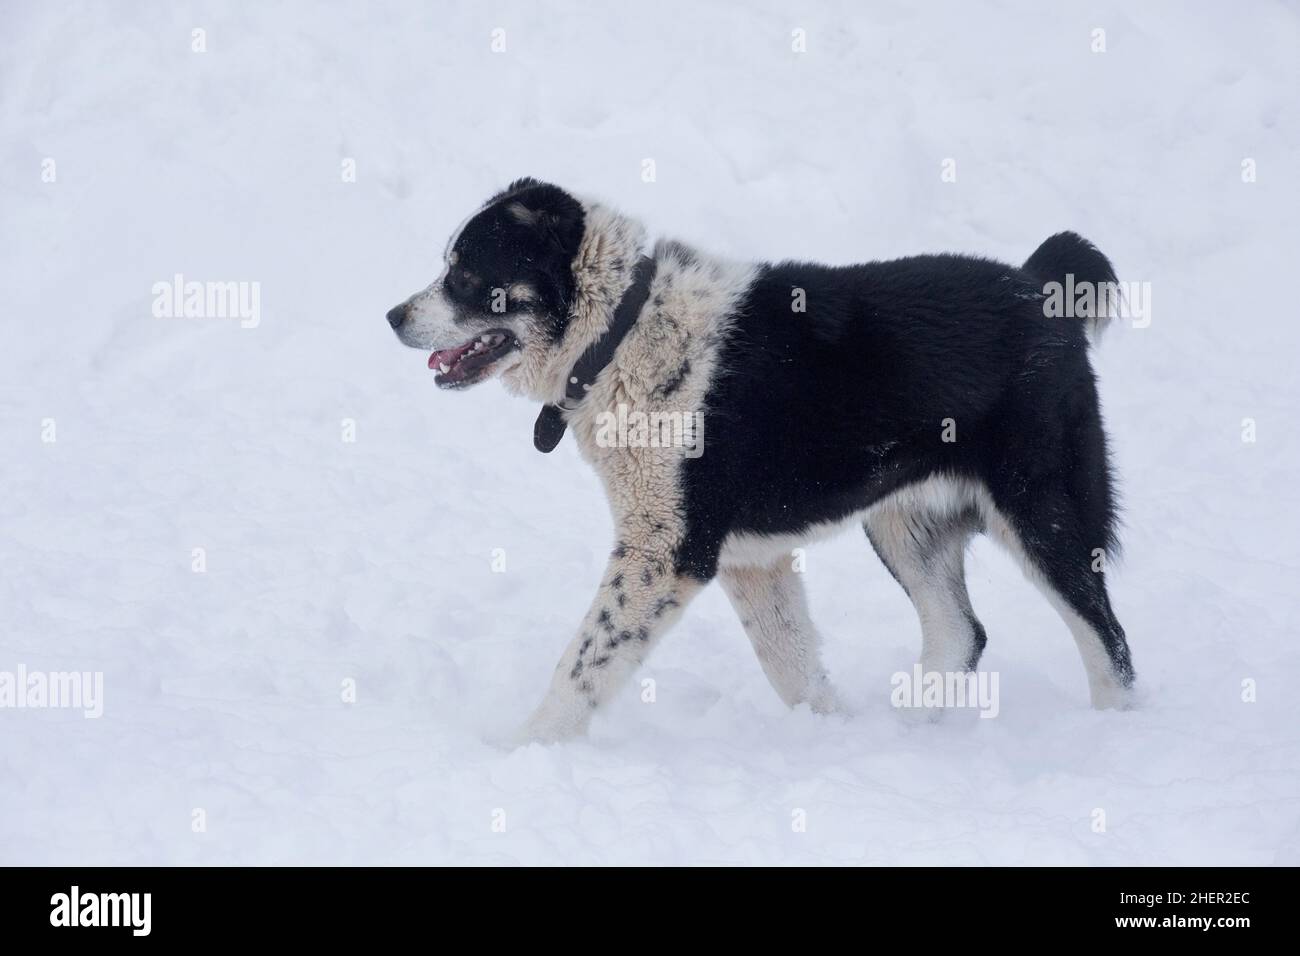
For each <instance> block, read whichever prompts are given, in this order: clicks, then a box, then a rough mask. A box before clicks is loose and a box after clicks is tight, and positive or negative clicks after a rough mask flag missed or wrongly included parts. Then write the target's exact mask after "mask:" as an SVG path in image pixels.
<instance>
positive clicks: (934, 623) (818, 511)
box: [387, 179, 1134, 740]
mask: <svg viewBox="0 0 1300 956" xmlns="http://www.w3.org/2000/svg"><path fill="white" fill-rule="evenodd" d="M444 258H445V264H444V265H445V267H444V268H443V271H442V273H441V275H439V276H438V278H437V279H435V280H434V282H433V284H432V285H430V286H429V287H428V288H426V289H424V290H423V291H422V292H419V293H417V294H415V295H414V296H412V297H411V298H409V299H408V300H406V301H405V302H403V303H402V304H401V305H399V306H397V307H396V308H394V309H392V310H391V311H390V312H389V313H388V316H387V318H388V322H389V324H390V325H391V326H392V328H393V330H394V331H395V332H396V333H397V336H398V338H399V339H400V340H401V341H402V342H403V343H404V344H406V345H409V346H411V347H412V348H418V349H428V350H432V352H433V354H432V355H431V356H430V358H429V367H430V368H431V369H433V370H434V372H435V376H434V381H435V382H436V383H437V384H438V385H439V386H440V387H441V388H446V389H459V388H467V387H469V386H471V385H475V384H478V383H479V382H483V381H486V380H487V379H489V378H493V377H499V378H500V379H501V380H502V381H503V382H504V383H505V385H506V387H507V388H509V389H510V390H512V391H514V392H517V393H518V394H521V395H524V396H527V397H528V398H531V399H533V400H534V401H536V402H540V403H543V405H544V408H543V410H542V414H541V416H540V417H539V419H538V423H537V429H536V435H535V440H536V442H537V444H538V447H539V448H541V449H542V450H545V451H549V450H550V449H551V448H552V447H554V444H555V443H556V442H557V441H558V440H559V439H560V437H561V436H562V434H563V432H564V429H565V428H566V427H567V428H568V429H570V430H571V431H572V432H573V434H574V438H575V439H576V441H577V443H578V447H579V448H580V449H581V451H582V454H583V455H584V457H585V458H586V459H587V460H588V461H590V462H591V464H592V465H593V466H594V467H595V469H596V471H597V472H598V473H599V475H600V477H601V479H602V480H603V482H604V485H605V489H606V492H607V494H608V497H609V501H610V505H611V507H612V511H613V515H614V521H615V525H616V537H617V541H616V543H615V546H614V549H613V552H612V553H611V555H610V558H609V565H608V568H607V569H606V571H605V575H604V578H603V580H602V582H601V584H600V587H599V589H598V590H597V592H596V597H595V600H594V601H593V602H592V604H591V609H590V610H589V611H588V612H587V616H586V617H585V619H584V620H583V622H582V625H581V626H580V627H579V628H578V632H577V634H576V635H575V636H574V638H573V640H572V641H571V642H570V644H569V646H568V648H567V649H566V650H565V651H564V656H563V658H562V659H561V660H560V663H559V665H558V666H557V668H556V671H555V675H554V678H553V680H552V682H551V686H550V690H549V691H548V693H547V695H546V697H545V699H544V700H543V701H542V703H541V705H540V706H539V707H538V708H537V710H536V711H535V712H534V714H533V716H532V718H531V719H530V721H529V723H528V725H527V727H526V733H525V735H524V736H525V739H536V740H556V739H561V738H564V737H568V736H572V735H575V734H579V733H581V732H583V731H584V730H585V728H586V726H587V723H588V722H589V720H590V719H591V715H592V713H593V712H594V710H595V709H596V708H597V707H599V706H600V705H601V704H602V703H603V702H604V701H606V700H608V699H609V698H610V695H611V694H613V693H614V692H615V690H616V689H617V688H618V687H619V685H620V684H622V683H624V682H625V680H626V679H627V678H628V677H629V675H630V674H631V673H632V671H633V670H634V669H635V668H636V667H637V666H638V665H639V664H640V663H641V661H643V660H644V659H645V657H646V655H647V654H649V653H650V649H651V648H652V647H653V646H654V644H655V642H656V641H658V640H659V638H660V637H662V636H663V634H664V632H665V631H667V630H668V628H669V627H670V626H671V625H672V623H673V622H674V621H675V620H676V619H677V617H678V616H679V615H680V613H681V612H682V609H683V608H685V606H686V605H687V603H688V602H689V601H690V599H691V598H692V596H694V595H695V594H696V593H697V592H698V591H699V590H700V589H701V588H702V587H703V586H704V585H705V584H707V583H708V582H709V581H711V580H712V579H713V578H715V577H716V578H718V579H719V581H720V582H721V584H722V587H723V588H724V589H725V591H726V593H727V595H728V597H729V598H730V600H731V602H732V604H733V605H734V606H735V608H736V611H737V613H738V614H739V616H740V619H741V622H742V623H743V625H744V628H745V631H746V633H747V634H748V635H749V638H750V640H751V641H752V642H753V644H754V650H755V651H756V652H757V654H758V658H759V660H760V661H761V662H762V665H763V670H764V671H765V672H766V674H767V676H768V678H769V680H770V681H771V683H772V686H773V687H774V688H775V689H776V691H777V693H778V694H780V695H781V697H782V699H783V700H785V701H786V702H787V703H788V704H790V705H795V704H798V703H801V702H807V703H809V704H810V705H811V707H812V708H813V709H814V710H815V711H818V712H834V711H837V710H841V709H842V708H841V704H840V702H839V700H838V698H837V696H836V693H835V691H834V689H833V688H832V687H831V685H830V683H829V682H828V680H827V678H826V673H825V670H824V669H823V666H822V663H821V655H820V648H819V644H820V641H819V638H818V635H817V631H816V630H815V628H814V627H813V624H812V622H811V621H810V620H809V619H808V611H807V603H806V601H805V598H804V591H803V585H802V582H801V581H800V579H799V575H798V573H796V571H795V570H794V568H793V566H792V565H793V562H792V561H791V552H792V549H794V548H796V547H799V546H801V545H803V544H805V543H807V542H808V541H810V540H813V539H816V538H819V537H822V536H824V535H826V534H828V533H830V532H832V531H834V530H836V529H838V528H839V527H841V526H843V525H846V524H848V523H856V524H859V525H861V526H862V527H863V528H864V529H865V531H866V536H867V539H868V540H869V541H870V542H871V545H872V547H874V548H875V550H876V553H877V554H878V555H879V556H880V558H881V560H882V561H883V562H884V564H885V566H886V567H887V568H888V569H889V571H890V572H891V573H892V574H893V576H894V577H895V578H896V579H897V580H898V582H899V583H900V584H901V585H902V586H903V588H904V589H906V591H907V594H908V595H909V596H910V597H911V599H912V602H913V604H915V606H916V611H917V613H918V614H919V615H920V619H921V631H922V647H921V664H922V667H923V669H924V671H925V672H926V673H930V672H943V673H953V672H961V671H964V670H968V669H973V668H974V667H975V665H976V663H977V662H978V660H979V657H980V652H981V651H982V650H983V647H984V643H985V637H984V629H983V628H982V627H981V625H980V623H979V621H978V620H977V619H976V618H975V614H974V612H973V611H972V610H971V604H970V599H969V597H968V595H967V592H966V584H965V580H964V571H963V556H964V553H965V549H966V546H967V543H968V542H969V540H970V538H971V536H972V535H973V534H975V533H976V532H978V531H985V532H988V533H989V534H991V535H992V536H993V537H994V538H995V539H996V540H998V541H999V542H1001V543H1002V544H1003V545H1005V546H1006V547H1007V548H1009V549H1010V551H1011V552H1012V553H1013V554H1014V555H1015V556H1016V557H1017V558H1018V559H1019V561H1020V563H1021V564H1022V566H1023V567H1024V569H1025V571H1026V573H1027V575H1028V576H1029V577H1030V578H1031V579H1033V580H1034V581H1035V582H1036V583H1037V584H1038V585H1039V586H1040V587H1041V589H1042V591H1043V593H1044V594H1045V595H1046V596H1047V598H1048V600H1049V601H1050V602H1051V603H1052V605H1053V606H1054V607H1055V608H1056V610H1057V611H1058V612H1059V613H1060V615H1061V616H1062V617H1063V618H1064V620H1065V623H1066V624H1067V625H1068V626H1069V629H1070V631H1071V632H1072V634H1073V636H1074V639H1075V641H1076V642H1077V643H1078V647H1079V651H1080V654H1081V655H1082V657H1083V663H1084V667H1085V668H1086V670H1087V675H1088V682H1089V686H1090V690H1091V696H1092V702H1093V705H1094V706H1096V707H1122V706H1125V705H1126V704H1127V702H1128V699H1129V695H1130V692H1131V688H1132V685H1133V679H1134V675H1133V666H1132V664H1131V662H1130V660H1129V650H1128V645H1127V644H1126V642H1125V639H1124V631H1123V630H1122V629H1121V628H1120V625H1119V622H1118V621H1117V620H1116V619H1115V615H1114V613H1113V612H1112V610H1111V606H1110V600H1109V598H1108V596H1107V593H1106V584H1105V578H1104V573H1103V571H1102V565H1103V563H1104V556H1105V555H1106V554H1108V553H1110V552H1111V551H1112V550H1113V549H1114V547H1115V531H1114V526H1115V506H1114V503H1113V499H1112V491H1111V477H1110V473H1109V469H1108V465H1107V454H1106V439H1105V434H1104V432H1103V430H1102V423H1101V417H1100V413H1099V410H1098V400H1097V387H1096V381H1095V377H1094V375H1093V372H1092V368H1091V366H1090V365H1089V362H1088V351H1087V349H1088V340H1087V335H1086V333H1087V332H1090V331H1092V330H1091V329H1085V326H1086V325H1088V324H1099V323H1088V322H1086V321H1085V320H1084V319H1080V318H1049V317H1047V316H1046V315H1045V310H1044V308H1043V301H1044V292H1043V288H1044V284H1045V283H1048V282H1050V281H1064V280H1065V276H1066V275H1067V273H1068V274H1072V275H1073V278H1074V281H1075V283H1076V284H1078V283H1082V282H1091V283H1098V284H1100V283H1114V282H1115V275H1114V272H1113V270H1112V269H1111V265H1110V263H1109V262H1108V261H1107V259H1106V257H1105V256H1103V255H1102V254H1101V253H1100V252H1099V251H1098V250H1097V249H1096V248H1095V247H1093V246H1092V245H1091V244H1089V243H1088V242H1086V241H1085V240H1083V239H1081V238H1080V237H1079V236H1077V235H1074V234H1073V233H1061V234H1060V235H1056V236H1053V237H1052V238H1050V239H1048V240H1047V241H1046V242H1044V243H1043V244H1042V245H1041V246H1040V247H1039V248H1038V250H1037V251H1036V252H1035V253H1034V254H1033V255H1032V256H1030V257H1029V260H1028V261H1027V262H1026V263H1025V264H1024V265H1023V266H1021V267H1020V268H1015V267H1014V266H1008V265H1003V264H1002V263H998V262H991V261H988V260H985V259H978V258H971V257H967V256H957V255H933V256H917V257H914V258H909V259H900V260H897V261H894V262H873V263H868V264H865V265H855V266H835V267H833V266H824V265H817V264H812V263H798V262H785V263H781V264H778V265H768V264H758V265H755V264H746V263H735V262H730V261H727V260H724V259H720V258H717V257H715V256H712V255H708V254H706V253H703V252H700V251H698V250H696V249H693V248H690V247H688V246H686V245H683V244H681V243H679V242H672V241H660V242H657V243H655V244H654V245H650V244H649V243H648V241H647V238H646V233H645V230H644V228H643V227H642V226H641V225H639V224H638V223H637V222H635V221H634V220H632V219H630V218H628V217H626V216H623V215H620V214H619V213H618V212H616V211H614V210H613V209H610V208H609V207H608V206H605V205H603V204H600V203H596V202H590V201H583V200H579V199H577V198H575V197H573V196H572V195H570V194H569V193H567V192H565V191H564V190H562V189H560V188H558V187H556V186H552V185H549V184H545V183H541V182H537V181H536V180H532V179H521V180H519V181H517V182H515V183H512V184H511V185H510V186H509V187H508V188H507V189H505V190H504V191H503V192H501V193H499V194H498V195H496V196H494V197H492V198H491V199H490V200H488V202H487V203H486V204H485V205H484V206H483V207H481V208H480V209H479V211H478V212H476V213H475V214H474V215H473V216H472V217H471V218H470V219H468V220H467V221H466V222H465V224H464V225H463V226H462V227H461V228H460V229H459V231H458V232H457V233H456V234H455V235H454V236H453V237H452V240H451V242H450V243H449V244H448V246H447V249H446V253H445V256H444ZM616 412H617V415H619V416H622V417H618V418H617V420H618V421H620V422H626V421H633V420H636V421H641V422H644V421H645V420H647V418H648V419H649V420H650V421H657V422H659V423H660V424H661V425H662V423H663V422H665V421H673V420H675V419H672V418H670V417H669V416H672V415H681V414H683V413H685V414H694V415H702V416H703V421H706V422H707V425H708V427H707V442H704V441H702V436H703V433H701V434H699V435H697V436H696V441H695V442H694V443H687V442H672V441H656V440H654V438H655V437H657V436H655V435H653V434H652V435H651V436H650V437H651V440H645V438H646V434H645V432H644V430H642V431H641V432H638V433H637V434H636V435H633V436H631V438H629V437H628V436H626V435H622V436H621V437H620V438H619V440H611V437H610V431H609V424H610V422H611V421H613V420H615V413H616ZM638 415H639V416H640V417H638ZM652 431H653V429H652ZM638 436H639V438H640V439H641V440H633V439H636V438H638Z"/></svg>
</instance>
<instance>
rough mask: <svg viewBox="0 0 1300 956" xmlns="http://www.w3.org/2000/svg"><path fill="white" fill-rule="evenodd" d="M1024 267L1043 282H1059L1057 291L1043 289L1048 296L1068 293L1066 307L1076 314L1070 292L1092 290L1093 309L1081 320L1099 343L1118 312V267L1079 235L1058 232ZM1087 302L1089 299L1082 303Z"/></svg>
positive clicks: (1039, 248)
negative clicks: (1063, 292)
mask: <svg viewBox="0 0 1300 956" xmlns="http://www.w3.org/2000/svg"><path fill="white" fill-rule="evenodd" d="M1021 268H1022V269H1023V270H1024V271H1025V272H1028V273H1029V274H1030V275H1031V276H1033V277H1034V278H1035V279H1037V280H1038V281H1039V282H1041V283H1043V285H1044V286H1045V287H1046V286H1047V285H1048V284H1049V283H1057V284H1058V288H1057V289H1056V290H1048V289H1047V288H1044V290H1043V291H1044V293H1045V294H1051V291H1056V292H1057V294H1061V293H1062V291H1065V294H1066V296H1067V301H1066V303H1065V304H1066V305H1067V306H1068V307H1070V311H1067V312H1066V313H1065V314H1067V315H1074V314H1076V313H1075V312H1074V311H1073V307H1074V305H1075V303H1074V301H1073V297H1072V296H1071V295H1069V292H1068V290H1074V289H1084V288H1085V287H1087V286H1091V288H1092V303H1093V306H1092V308H1091V309H1085V312H1086V313H1089V314H1083V315H1081V316H1080V317H1081V318H1083V319H1084V321H1085V322H1086V323H1087V328H1088V335H1089V337H1090V338H1091V339H1092V340H1093V341H1096V340H1097V338H1098V337H1099V336H1100V335H1101V333H1102V331H1103V330H1104V329H1105V328H1106V326H1107V325H1109V324H1110V320H1111V319H1112V318H1114V317H1115V313H1116V311H1117V310H1118V309H1119V306H1120V302H1119V301H1118V290H1119V288H1120V286H1119V280H1118V279H1117V278H1116V277H1115V268H1114V267H1113V266H1112V265H1111V264H1110V260H1109V259H1107V258H1106V257H1105V256H1104V255H1102V253H1101V250H1100V249H1098V248H1097V247H1096V246H1094V245H1093V244H1092V243H1091V242H1089V241H1088V240H1087V239H1085V238H1083V236H1081V235H1079V234H1078V233H1077V232H1058V233H1057V234H1056V235H1054V236H1052V237H1051V238H1050V239H1047V240H1046V241H1045V242H1044V243H1043V244H1042V245H1041V246H1039V247H1038V248H1037V249H1035V250H1034V254H1033V255H1032V256H1030V257H1029V258H1028V259H1026V260H1025V264H1024V265H1023V266H1021ZM1083 301H1085V302H1086V299H1085V300H1083Z"/></svg>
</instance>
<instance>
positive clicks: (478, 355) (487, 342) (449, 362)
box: [429, 329, 519, 388]
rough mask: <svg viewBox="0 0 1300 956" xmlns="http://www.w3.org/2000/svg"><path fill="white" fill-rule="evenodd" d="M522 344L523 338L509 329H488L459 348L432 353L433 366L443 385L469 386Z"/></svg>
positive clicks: (437, 381)
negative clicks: (516, 336)
mask: <svg viewBox="0 0 1300 956" xmlns="http://www.w3.org/2000/svg"><path fill="white" fill-rule="evenodd" d="M518 347H519V340H518V339H517V338H515V337H514V335H512V334H511V333H510V332H508V331H506V330H505V329H488V330H487V331H486V332H480V333H479V334H478V335H476V336H474V338H472V339H470V340H469V341H468V342H466V343H464V344H463V345H457V346H456V347H455V348H450V349H442V350H441V351H438V352H434V353H433V354H432V355H430V356H429V368H431V369H433V370H434V371H435V372H437V373H438V374H437V375H435V376H434V377H433V381H434V384H435V385H437V386H438V387H439V388H465V387H466V386H467V385H473V384H474V383H475V382H477V381H480V380H481V379H483V378H484V377H486V375H487V372H488V369H490V368H491V367H492V366H493V365H495V364H496V363H497V362H499V361H500V360H501V359H503V358H505V357H506V356H507V355H509V354H510V353H511V352H513V351H514V350H515V349H517V348H518Z"/></svg>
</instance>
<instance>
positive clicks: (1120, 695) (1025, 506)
mask: <svg viewBox="0 0 1300 956" xmlns="http://www.w3.org/2000/svg"><path fill="white" fill-rule="evenodd" d="M995 504H996V505H997V513H996V514H995V515H990V516H989V517H988V524H989V531H990V532H991V533H992V537H993V538H995V539H996V540H998V541H1000V542H1001V543H1002V544H1004V545H1006V546H1007V548H1008V549H1009V550H1010V551H1011V552H1012V553H1013V554H1014V555H1015V556H1016V557H1018V558H1019V559H1020V561H1021V564H1022V566H1023V568H1024V570H1025V574H1026V576H1027V577H1028V578H1029V579H1030V580H1031V581H1033V582H1034V584H1036V585H1037V586H1038V587H1039V589H1040V590H1041V591H1042V592H1043V594H1044V595H1045V596H1046V597H1047V599H1048V601H1049V602H1050V603H1051V604H1052V606H1053V607H1054V608H1055V609H1056V611H1057V613H1058V614H1060V615H1061V617H1062V618H1063V619H1064V621H1065V623H1066V626H1068V627H1069V629H1070V633H1071V634H1072V635H1073V636H1074V640H1075V643H1076V644H1077V645H1078V647H1079V655H1080V656H1081V657H1082V658H1083V666H1084V669H1085V670H1086V671H1087V673H1088V689H1089V692H1090V695H1091V698H1092V706H1093V707H1096V708H1098V709H1104V708H1120V709H1122V708H1125V707H1128V706H1129V705H1130V704H1131V700H1132V686H1133V682H1134V676H1135V675H1134V673H1133V662H1132V659H1131V658H1130V656H1129V648H1128V641H1127V639H1126V638H1125V636H1124V629H1123V628H1122V627H1120V625H1119V621H1118V620H1116V619H1115V614H1114V612H1113V611H1112V610H1111V606H1110V597H1109V596H1108V595H1107V593H1106V576H1105V572H1104V570H1103V569H1104V554H1105V549H1106V547H1107V545H1108V544H1109V540H1108V539H1109V535H1108V534H1107V533H1106V530H1105V528H1104V527H1094V528H1093V529H1092V530H1091V531H1089V530H1088V527H1087V522H1086V517H1085V513H1084V512H1083V510H1082V509H1080V508H1079V507H1078V506H1077V505H1076V502H1075V500H1074V499H1073V498H1072V496H1071V494H1070V491H1069V490H1068V489H1067V487H1066V485H1065V483H1064V482H1062V481H1057V480H1047V481H1042V482H1039V483H1037V484H1035V485H1030V486H1028V487H1026V488H1025V489H1024V491H1023V492H1022V493H1019V494H1016V495H1014V496H1004V497H1003V498H1002V500H998V499H997V498H995Z"/></svg>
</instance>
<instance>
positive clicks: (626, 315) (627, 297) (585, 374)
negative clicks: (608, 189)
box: [533, 256, 655, 454]
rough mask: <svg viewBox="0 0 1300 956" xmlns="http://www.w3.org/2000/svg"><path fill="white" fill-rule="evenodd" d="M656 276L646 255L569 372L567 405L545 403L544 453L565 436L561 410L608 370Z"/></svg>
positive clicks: (540, 429) (536, 430)
mask: <svg viewBox="0 0 1300 956" xmlns="http://www.w3.org/2000/svg"><path fill="white" fill-rule="evenodd" d="M654 277H655V261H654V260H653V259H651V258H650V257H649V256H642V257H641V258H640V260H638V262H637V264H636V268H635V269H634V270H633V272H632V284H631V285H630V286H628V287H627V291H626V292H624V293H623V298H622V299H620V300H619V303H618V306H617V307H616V308H615V309H614V317H613V318H612V319H610V321H609V328H608V329H606V330H605V334H604V335H602V336H601V337H600V338H598V339H597V340H596V341H595V342H592V343H591V345H589V346H587V350H586V351H585V352H583V353H582V357H581V358H579V359H578V361H577V362H576V363H575V364H574V366H573V369H572V370H571V371H570V372H569V382H568V384H567V385H566V386H565V389H564V399H565V401H564V404H563V405H543V406H542V411H541V414H539V415H538V416H537V424H535V425H534V426H533V445H534V446H536V448H537V450H538V451H540V452H542V453H543V454H545V453H548V452H552V451H554V450H555V446H556V445H558V444H559V443H560V439H561V438H563V437H564V429H565V428H566V426H565V424H564V416H563V415H562V414H561V411H572V410H573V409H574V408H576V407H577V405H578V403H579V402H581V401H582V400H583V398H585V397H586V395H587V390H588V389H589V388H591V386H592V385H593V384H595V382H596V377H597V376H599V375H600V373H601V372H602V371H604V369H605V366H606V365H608V364H609V363H610V361H611V360H612V359H613V358H614V351H615V350H616V349H617V348H618V347H619V344H620V343H622V341H623V338H624V336H626V335H627V333H628V332H630V331H631V330H632V326H633V325H634V324H635V323H636V317H637V316H638V315H640V314H641V307H642V306H644V305H645V300H646V299H648V298H650V283H651V281H653V279H654Z"/></svg>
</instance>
